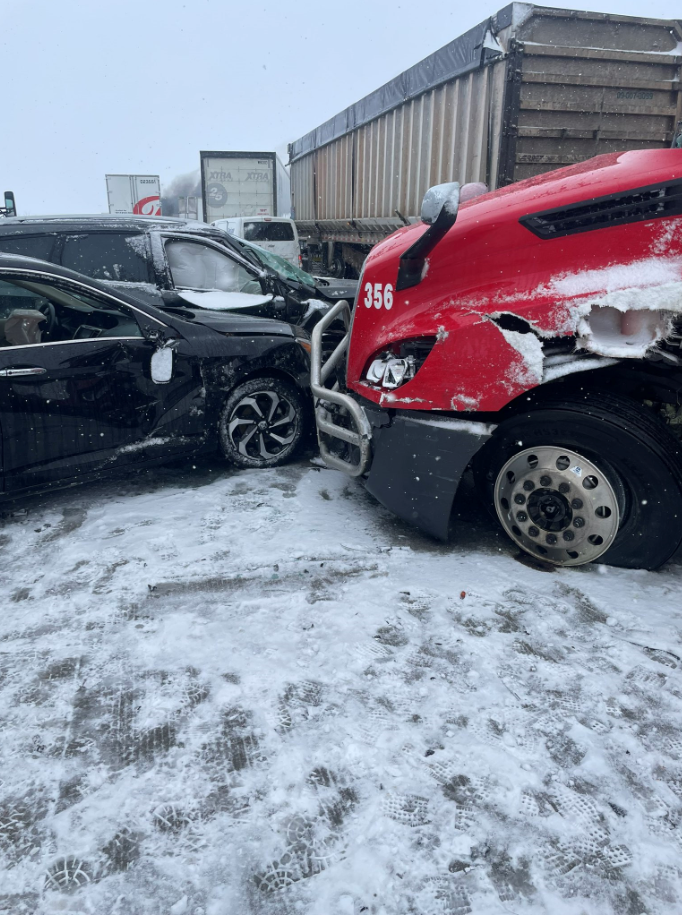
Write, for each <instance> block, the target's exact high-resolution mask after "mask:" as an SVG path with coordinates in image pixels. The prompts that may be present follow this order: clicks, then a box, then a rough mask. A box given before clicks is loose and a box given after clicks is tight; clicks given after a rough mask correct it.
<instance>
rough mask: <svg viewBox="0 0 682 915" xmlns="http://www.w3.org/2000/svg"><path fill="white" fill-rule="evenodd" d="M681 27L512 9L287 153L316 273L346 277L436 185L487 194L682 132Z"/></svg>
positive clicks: (661, 142) (296, 209) (413, 215)
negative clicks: (471, 185) (454, 184)
mask: <svg viewBox="0 0 682 915" xmlns="http://www.w3.org/2000/svg"><path fill="white" fill-rule="evenodd" d="M681 77H682V21H677V20H661V19H644V18H639V17H636V18H635V17H631V16H617V15H611V14H607V13H589V12H580V11H576V10H561V9H551V8H548V7H540V6H533V5H531V4H526V3H511V4H510V5H509V6H506V7H505V8H504V9H502V10H500V12H498V13H497V14H496V15H495V16H492V17H491V18H490V19H487V20H485V22H482V23H480V25H477V26H476V27H475V28H473V29H471V30H470V31H468V32H466V33H465V34H464V35H461V36H460V37H459V38H456V39H455V40H454V41H451V42H450V43H449V44H447V45H445V47H443V48H441V49H440V50H439V51H436V52H435V53H434V54H431V55H430V56H429V57H426V58H425V59H424V60H422V61H420V62H419V63H418V64H415V66H413V67H411V68H410V69H409V70H405V71H404V72H403V73H401V74H400V75H399V76H396V77H395V79H392V80H391V81H390V82H388V83H386V84H385V85H384V86H381V87H380V88H379V89H377V90H376V91H374V92H372V93H371V94H370V95H368V96H366V97H365V98H363V99H361V100H360V101H359V102H356V103H355V104H354V105H351V106H350V107H349V108H346V109H345V111H342V112H341V113H340V114H337V115H336V116H335V117H333V118H331V119H330V120H328V121H326V122H325V123H324V124H322V125H320V126H319V127H317V128H315V130H312V131H310V133H308V134H306V135H305V136H304V137H301V138H300V139H299V140H296V141H295V142H294V143H292V144H290V146H289V160H290V166H291V189H292V204H293V215H294V218H295V219H296V224H297V226H298V232H299V236H300V237H301V239H302V241H303V243H304V244H306V243H307V245H308V248H309V251H310V253H311V259H312V260H313V262H319V269H320V270H321V271H322V272H328V273H332V274H334V275H337V276H339V275H348V276H352V275H357V274H358V273H359V271H360V268H361V265H362V262H363V260H364V258H365V256H366V254H367V252H368V251H369V249H370V247H371V246H372V245H373V244H376V242H378V241H380V240H381V239H382V238H384V237H385V236H386V235H388V234H390V233H391V232H393V231H395V229H397V228H399V227H400V226H401V225H403V224H404V223H405V222H411V221H414V220H416V219H417V214H418V213H419V208H420V206H421V201H422V198H423V196H424V193H425V191H426V190H427V189H428V188H429V187H431V186H432V185H434V184H440V183H442V182H445V181H459V182H460V183H467V182H473V181H481V182H485V184H487V185H488V187H489V188H490V189H491V190H492V189H495V188H497V187H502V186H503V185H506V184H510V183H511V182H513V181H520V180H522V179H523V178H530V177H532V176H533V175H538V174H540V173H541V172H545V171H548V170H550V169H554V168H560V167H562V166H565V165H573V164H575V163H577V162H582V161H583V160H585V159H589V158H590V157H592V156H595V155H599V154H600V153H609V152H619V151H624V150H627V149H642V148H656V147H669V146H671V145H672V144H673V142H676V141H677V138H678V137H679V132H680V129H681V127H682V89H681V85H680V80H681Z"/></svg>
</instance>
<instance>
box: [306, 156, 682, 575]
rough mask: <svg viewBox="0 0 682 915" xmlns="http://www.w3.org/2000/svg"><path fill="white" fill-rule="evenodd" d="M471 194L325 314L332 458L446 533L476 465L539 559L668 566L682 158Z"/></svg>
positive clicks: (445, 191) (587, 165)
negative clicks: (329, 338)
mask: <svg viewBox="0 0 682 915" xmlns="http://www.w3.org/2000/svg"><path fill="white" fill-rule="evenodd" d="M459 194H460V189H459V185H457V184H456V183H452V184H446V185H438V186H437V187H434V188H431V189H430V190H429V191H428V192H427V193H426V195H425V197H424V203H423V206H422V223H421V224H415V225H412V226H409V227H406V228H403V229H400V230H399V231H397V232H395V233H394V234H393V235H391V236H389V238H387V239H386V240H385V241H383V242H382V243H380V244H378V245H377V246H376V247H375V248H373V249H372V251H371V253H370V254H369V256H368V258H367V260H366V262H365V264H364V268H363V272H362V276H361V279H360V285H359V289H358V298H357V303H356V306H355V309H354V312H353V314H352V315H351V312H350V309H349V308H348V306H347V305H346V304H345V303H339V304H337V305H336V306H335V307H334V308H333V309H332V311H331V312H329V314H328V315H327V316H325V318H324V319H323V320H322V321H321V322H320V324H318V325H317V327H316V330H315V332H314V334H313V355H312V360H313V364H312V382H313V395H314V397H315V414H316V423H317V428H318V439H319V443H320V449H321V453H322V456H323V458H324V460H325V461H326V462H327V464H329V465H330V466H331V467H335V468H338V469H342V470H345V471H346V472H348V473H350V474H351V475H353V476H359V477H363V478H364V479H365V482H366V486H367V489H368V490H369V491H370V492H371V493H372V494H373V495H374V496H375V497H376V498H377V499H378V500H379V501H380V502H382V503H383V504H384V505H385V506H387V507H388V508H389V509H391V510H392V511H394V512H395V513H396V514H398V515H399V516H400V517H402V518H404V519H406V520H408V521H410V522H412V523H414V524H416V525H417V526H418V527H420V528H421V529H423V530H424V531H426V532H428V533H430V534H432V535H434V536H436V537H439V538H443V539H445V538H446V537H447V533H448V526H449V520H450V514H451V510H452V504H453V500H454V497H455V493H456V490H457V487H458V484H459V481H460V479H461V477H462V474H463V473H464V471H465V469H466V468H467V467H469V466H470V465H471V466H472V467H473V471H474V476H475V479H476V483H477V487H478V489H479V492H480V494H481V495H482V497H483V499H484V501H485V502H486V503H487V504H488V506H489V507H490V508H491V509H492V510H494V512H495V513H496V515H497V517H498V518H499V520H500V523H501V524H502V526H503V528H504V529H505V531H506V532H507V534H509V536H510V537H511V538H512V540H514V541H515V542H516V543H517V544H518V546H519V547H521V548H522V549H523V550H525V551H526V552H528V553H530V554H531V555H533V556H535V557H536V558H538V559H542V560H544V561H546V562H550V563H553V564H555V565H559V566H575V565H581V564H584V563H587V562H591V561H594V560H596V559H599V558H602V561H604V562H608V563H610V564H612V565H619V566H624V567H639V568H649V569H654V568H657V567H658V566H660V565H661V564H662V563H664V562H666V561H667V560H668V559H669V558H670V557H671V556H672V555H673V554H674V553H675V552H676V550H677V549H678V547H679V546H680V544H681V543H682V349H681V346H680V344H681V341H682V150H678V149H669V150H638V151H632V152H626V153H614V154H607V155H602V156H598V157H597V158H594V159H590V160H588V161H586V162H583V163H581V164H579V165H575V166H571V167H569V168H564V169H559V170H557V171H552V172H549V173H546V174H543V175H539V176H537V177H534V178H530V179H528V180H526V181H521V182H519V183H517V184H512V185H509V186H507V187H504V188H502V189H500V190H497V191H494V192H492V193H486V194H483V195H481V196H477V197H475V198H474V199H472V200H469V201H468V202H466V203H462V204H460V203H459ZM339 319H342V320H343V321H344V322H345V325H346V329H347V333H346V335H345V337H344V338H343V340H342V341H341V343H339V345H338V346H337V347H336V349H335V350H334V352H333V353H332V354H331V355H330V356H329V357H328V358H325V356H326V355H327V354H326V352H325V350H324V348H323V342H322V341H323V334H324V333H325V331H326V330H327V328H329V326H330V325H331V324H333V323H334V322H335V321H337V322H338V320H339ZM344 357H345V358H346V365H345V372H344V370H343V363H344Z"/></svg>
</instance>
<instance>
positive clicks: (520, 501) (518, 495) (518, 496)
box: [514, 492, 526, 505]
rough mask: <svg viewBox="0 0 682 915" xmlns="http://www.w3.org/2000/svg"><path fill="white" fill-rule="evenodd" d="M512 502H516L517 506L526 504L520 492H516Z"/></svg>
mask: <svg viewBox="0 0 682 915" xmlns="http://www.w3.org/2000/svg"><path fill="white" fill-rule="evenodd" d="M514 501H515V502H516V504H517V505H524V504H525V502H526V497H525V496H524V494H523V493H522V492H517V493H516V495H515V496H514Z"/></svg>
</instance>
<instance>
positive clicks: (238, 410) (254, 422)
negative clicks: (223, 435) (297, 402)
mask: <svg viewBox="0 0 682 915" xmlns="http://www.w3.org/2000/svg"><path fill="white" fill-rule="evenodd" d="M297 429H298V416H297V414H296V408H295V407H294V405H293V404H292V403H291V402H290V401H288V400H287V399H286V397H282V396H281V395H280V394H278V393H277V392H276V391H268V390H264V391H254V392H253V393H252V394H248V395H247V396H246V397H242V399H241V400H240V401H239V402H238V403H236V404H235V406H234V408H233V409H232V412H231V413H230V416H229V419H228V422H227V434H228V435H229V437H230V441H231V442H232V445H233V446H234V449H235V451H238V452H239V454H242V455H244V457H247V458H250V459H251V460H270V459H271V458H274V457H278V456H279V455H280V454H281V453H282V452H283V451H284V450H285V449H286V448H287V447H288V446H289V445H291V444H292V442H293V441H294V439H295V438H296V432H297Z"/></svg>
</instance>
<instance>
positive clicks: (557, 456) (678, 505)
mask: <svg viewBox="0 0 682 915" xmlns="http://www.w3.org/2000/svg"><path fill="white" fill-rule="evenodd" d="M474 473H475V477H476V482H477V486H478V489H479V492H480V493H481V495H482V496H483V498H484V500H485V501H486V504H487V505H488V507H489V508H490V509H492V511H493V512H494V513H495V514H496V516H497V517H498V519H499V521H500V523H501V524H502V527H503V528H504V529H505V531H506V532H507V534H509V536H510V537H511V539H512V540H513V541H514V542H515V543H516V544H517V545H518V546H519V547H521V549H523V550H525V551H526V552H527V553H530V554H531V555H532V556H535V557H537V558H541V559H542V560H544V561H545V562H550V563H552V564H554V565H558V566H578V565H584V564H585V563H587V562H593V561H594V560H595V559H600V558H601V560H602V562H604V563H607V564H609V565H614V566H621V567H623V568H645V569H656V568H658V567H659V566H661V565H662V564H663V563H664V562H666V561H667V560H668V559H670V557H671V556H672V555H673V553H674V552H675V551H676V549H677V547H678V546H679V545H680V542H681V541H682V452H681V449H680V445H679V444H678V443H677V442H676V440H675V439H674V438H673V437H672V436H671V435H670V433H669V432H668V430H667V429H666V427H665V425H664V424H663V423H662V422H660V421H659V420H658V419H657V417H655V416H654V415H653V414H652V413H651V412H649V411H648V410H647V409H646V408H645V407H642V406H640V405H639V404H636V403H634V402H633V401H630V400H628V399H626V398H622V397H618V396H614V395H612V394H608V393H606V392H599V393H595V392H591V393H590V394H587V395H585V399H579V398H574V399H566V400H561V401H559V400H557V401H549V402H547V401H546V402H544V403H541V404H538V405H537V406H536V407H534V408H533V409H531V410H529V411H527V412H525V413H523V414H521V415H517V416H514V417H512V418H510V419H508V420H506V421H504V422H502V423H501V424H500V425H499V426H498V428H497V430H496V431H495V433H494V435H493V437H492V438H491V440H490V441H489V442H488V444H487V445H486V446H485V448H484V449H483V450H482V451H481V453H480V455H479V456H478V459H477V462H476V464H475V466H474Z"/></svg>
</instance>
